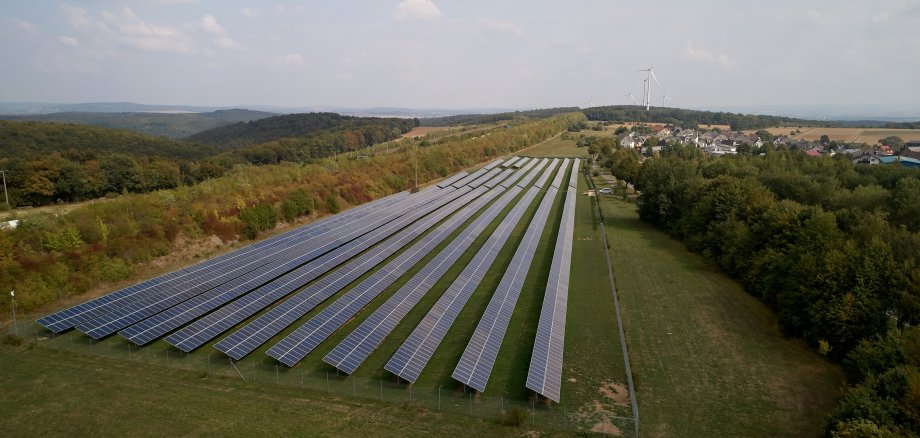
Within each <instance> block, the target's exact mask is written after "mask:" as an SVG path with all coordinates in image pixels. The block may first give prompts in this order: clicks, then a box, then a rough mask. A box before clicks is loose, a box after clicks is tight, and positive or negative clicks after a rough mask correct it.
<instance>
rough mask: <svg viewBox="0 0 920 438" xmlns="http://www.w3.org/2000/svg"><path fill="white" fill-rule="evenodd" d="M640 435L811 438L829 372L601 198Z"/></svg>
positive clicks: (767, 314) (712, 275) (698, 261)
mask: <svg viewBox="0 0 920 438" xmlns="http://www.w3.org/2000/svg"><path fill="white" fill-rule="evenodd" d="M602 206H603V208H604V213H605V215H606V223H607V232H608V237H609V239H610V244H611V247H612V251H611V256H612V257H613V260H612V263H613V269H614V274H615V276H616V281H617V288H618V291H619V293H620V299H621V305H622V308H623V318H624V325H625V328H626V334H627V339H628V343H629V347H630V358H631V360H632V364H633V372H634V376H635V379H636V386H637V395H638V401H639V414H640V418H641V420H642V423H641V424H642V431H643V435H646V436H816V435H818V434H819V433H820V431H821V425H822V422H823V420H824V417H825V416H826V415H827V413H828V412H829V411H830V410H831V409H832V408H833V406H834V405H835V403H836V401H837V397H838V389H839V387H840V385H841V383H842V381H843V375H842V373H841V371H840V370H839V368H837V367H836V366H834V365H832V364H831V363H829V362H828V361H826V360H824V359H823V358H821V357H819V356H818V355H817V354H816V353H815V352H814V351H812V350H810V349H808V348H806V347H805V346H803V345H801V344H799V343H797V342H794V341H792V340H790V339H787V338H785V337H784V336H783V335H782V334H781V333H780V331H779V329H778V326H777V321H776V317H775V316H774V314H773V313H772V312H771V311H770V309H768V308H767V307H766V306H765V305H763V304H762V303H761V302H760V301H758V300H757V299H755V298H754V297H752V296H750V295H748V294H747V293H746V292H745V291H744V290H743V289H742V288H741V286H740V285H739V284H738V283H736V282H734V281H733V280H731V279H730V278H728V277H727V276H725V275H724V274H721V273H719V272H718V270H717V269H716V268H715V267H713V266H712V265H711V264H710V263H708V262H707V261H706V260H704V259H703V258H702V257H700V256H698V255H696V254H693V253H690V252H688V251H687V250H686V249H685V248H684V247H683V245H682V244H681V243H679V242H677V241H675V240H672V239H671V238H669V237H668V236H666V235H665V234H663V233H661V232H660V231H658V230H656V229H654V228H652V227H651V226H650V225H648V224H645V223H644V222H641V221H640V220H639V218H638V216H637V214H636V209H635V206H634V205H633V204H628V203H625V202H622V201H618V200H615V199H613V198H612V197H604V200H603V204H602Z"/></svg>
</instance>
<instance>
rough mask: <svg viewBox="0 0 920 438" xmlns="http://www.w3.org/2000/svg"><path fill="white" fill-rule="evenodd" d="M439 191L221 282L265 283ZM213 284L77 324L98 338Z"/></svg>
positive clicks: (434, 196)
mask: <svg viewBox="0 0 920 438" xmlns="http://www.w3.org/2000/svg"><path fill="white" fill-rule="evenodd" d="M453 190H454V189H452V188H451V189H449V190H448V191H453ZM440 192H441V190H428V191H425V192H421V193H419V194H418V195H416V196H412V197H409V198H406V199H405V200H404V201H403V202H399V203H397V204H394V205H392V206H389V207H386V208H385V209H384V212H385V213H380V214H378V215H376V216H375V217H374V220H373V221H371V222H369V223H368V224H366V225H364V226H363V227H361V228H357V227H351V226H348V225H347V224H343V225H340V226H339V227H337V231H338V232H336V233H330V234H331V235H324V236H317V237H316V239H318V240H312V239H311V240H309V241H305V242H302V243H301V244H300V245H299V246H298V248H297V249H300V248H304V249H306V250H307V251H306V252H304V253H299V254H298V251H297V250H296V249H295V250H291V251H284V252H279V253H276V254H274V255H272V256H270V257H269V258H267V259H266V260H265V263H264V265H263V266H264V269H256V270H250V271H249V272H247V273H245V274H243V275H241V276H238V277H236V281H235V282H233V283H226V282H225V283H222V284H225V285H226V286H225V288H233V285H234V284H246V285H247V286H250V287H251V288H254V287H255V286H257V285H258V284H255V283H256V282H260V283H264V282H265V281H268V280H270V279H271V278H273V277H276V276H278V275H281V274H283V273H284V271H286V270H290V269H293V268H294V267H296V266H297V265H299V264H302V263H305V262H307V261H309V260H311V259H313V258H315V257H317V256H319V255H321V254H322V253H324V252H327V251H329V250H332V249H334V248H336V247H338V246H340V245H342V244H344V243H346V242H347V241H349V240H351V239H354V238H355V237H358V236H359V235H361V234H364V233H367V232H370V231H372V230H374V229H375V228H376V227H377V226H380V225H382V224H384V223H387V222H388V221H389V220H391V218H395V217H398V216H400V215H402V214H405V212H406V209H407V208H410V209H411V208H413V207H414V206H415V205H418V204H419V203H424V202H428V201H430V200H432V199H437V198H438V197H439V193H440ZM350 228H356V230H351V231H349V229H350ZM343 231H344V232H343ZM289 257H294V259H292V260H290V261H287V262H285V260H287V259H288V258H289ZM260 280H261V281H260ZM212 287H213V286H212V285H211V284H210V283H209V282H203V283H200V284H198V285H196V286H195V287H192V288H190V289H186V290H181V289H179V290H177V289H174V288H168V289H165V290H163V291H161V292H159V293H156V294H151V296H149V297H147V298H144V299H141V300H138V301H136V302H134V303H132V304H130V305H128V306H124V307H122V308H121V309H119V312H118V313H113V314H109V315H104V316H102V317H99V318H96V319H94V320H92V321H90V322H87V323H81V324H78V325H77V328H78V329H79V330H80V331H83V332H84V333H86V334H87V335H89V336H91V337H93V338H96V339H99V338H102V337H105V336H108V335H110V334H112V333H115V332H116V331H118V330H121V329H123V328H125V327H127V326H129V325H132V324H135V323H138V322H140V321H142V320H144V319H146V318H148V317H150V316H153V315H155V314H157V313H159V312H161V311H163V310H166V309H168V308H170V307H172V306H174V305H176V304H179V303H181V302H183V301H185V300H188V299H191V298H194V297H195V296H197V295H200V294H202V293H205V292H206V291H208V290H210V289H211V288H212Z"/></svg>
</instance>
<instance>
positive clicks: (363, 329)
mask: <svg viewBox="0 0 920 438" xmlns="http://www.w3.org/2000/svg"><path fill="white" fill-rule="evenodd" d="M531 178H532V176H531V175H529V174H528V175H527V176H525V177H524V178H523V180H524V181H528V180H529V179H531ZM511 182H513V179H512V180H511ZM520 192H521V188H520V187H518V186H516V185H515V186H512V187H511V188H510V189H509V190H508V191H507V192H506V193H505V194H504V195H502V197H501V198H499V199H498V200H496V201H495V202H494V203H493V204H492V205H491V206H489V208H488V209H486V211H485V212H483V213H482V214H481V215H479V216H478V217H477V218H476V219H475V220H474V221H473V222H472V223H471V224H470V225H468V226H467V227H466V228H465V229H464V230H463V231H461V232H460V234H459V235H458V236H457V237H456V238H454V240H452V241H451V242H450V243H449V244H447V247H445V248H444V249H443V250H441V252H440V253H438V255H436V256H435V257H434V258H433V259H432V260H431V261H429V262H428V263H427V264H426V265H425V266H424V267H422V269H421V270H420V271H419V272H418V273H417V274H415V275H414V276H413V277H412V278H411V279H409V281H408V282H406V284H404V285H403V286H402V287H401V288H400V289H399V290H398V291H396V293H394V294H393V296H391V297H390V299H388V300H387V301H386V302H385V303H383V304H382V305H381V306H380V307H379V308H377V310H376V311H374V313H373V314H371V316H369V317H368V318H367V319H366V320H364V322H362V323H361V325H359V326H358V328H356V329H355V330H354V331H353V332H351V333H350V334H349V335H348V336H347V337H346V338H345V339H344V340H342V342H340V343H339V344H338V345H336V346H335V348H333V349H332V351H330V352H329V354H327V355H326V356H325V357H324V358H323V360H324V361H325V362H326V363H328V364H330V365H332V366H334V367H336V368H338V369H340V370H342V371H345V372H346V373H349V374H350V373H353V372H354V371H355V370H357V369H358V367H359V366H360V365H361V364H362V363H363V362H364V360H365V359H367V357H368V356H369V355H370V354H371V353H372V352H373V351H374V349H376V348H377V346H378V345H380V343H381V342H383V340H384V338H386V337H387V336H388V335H389V334H390V332H392V331H393V329H394V328H396V325H397V324H399V322H400V321H402V319H403V318H404V317H405V316H406V314H407V313H409V311H410V310H412V308H413V307H415V305H416V304H418V302H419V300H421V299H422V297H424V296H425V294H427V293H428V292H429V291H430V290H431V288H432V287H434V285H435V283H436V282H437V281H438V279H440V278H441V277H442V276H443V275H444V273H445V272H447V270H448V269H450V267H451V266H453V265H454V263H456V262H457V260H458V259H459V258H460V257H461V256H462V255H463V254H464V253H465V252H466V250H467V249H469V247H470V246H471V245H472V244H473V242H474V241H475V240H476V239H477V238H478V237H479V235H480V234H482V232H483V231H485V229H486V228H487V227H488V225H489V224H490V223H491V222H492V221H493V220H494V219H495V218H496V217H497V216H498V215H499V214H500V213H501V212H502V211H503V210H504V209H505V207H506V206H507V205H508V204H509V203H510V202H511V201H512V200H513V199H514V198H515V197H517V196H518V195H519V194H520Z"/></svg>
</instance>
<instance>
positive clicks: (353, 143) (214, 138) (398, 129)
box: [186, 113, 415, 150]
mask: <svg viewBox="0 0 920 438" xmlns="http://www.w3.org/2000/svg"><path fill="white" fill-rule="evenodd" d="M413 126H415V122H414V121H413V120H412V119H401V118H377V117H351V116H343V115H340V114H336V113H307V114H288V115H283V116H275V117H269V118H264V119H260V120H254V121H251V122H245V123H243V122H239V123H233V124H230V125H226V126H222V127H219V128H214V129H209V130H207V131H204V132H200V133H198V134H195V135H192V136H189V137H188V138H186V140H188V141H190V142H193V143H199V144H204V145H210V146H214V147H217V148H219V149H223V150H233V149H241V148H245V147H247V146H253V145H259V144H263V143H268V142H273V141H278V140H282V139H298V138H306V137H310V136H313V135H317V134H319V133H324V134H330V133H331V132H334V131H352V132H351V134H352V135H359V136H361V137H362V138H360V139H357V138H356V139H352V140H349V139H342V140H341V141H342V142H344V143H347V144H345V145H344V146H345V150H348V149H352V148H353V147H363V146H365V145H370V144H373V143H378V142H380V141H387V140H392V139H395V138H398V137H399V136H400V135H402V134H403V133H405V132H408V131H409V130H411V129H412V127H413ZM330 146H332V145H330Z"/></svg>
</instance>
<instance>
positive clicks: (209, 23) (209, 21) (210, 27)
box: [201, 14, 227, 35]
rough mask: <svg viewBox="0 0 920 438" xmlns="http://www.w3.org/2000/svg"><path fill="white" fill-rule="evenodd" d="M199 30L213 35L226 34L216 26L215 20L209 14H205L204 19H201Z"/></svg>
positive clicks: (221, 28)
mask: <svg viewBox="0 0 920 438" xmlns="http://www.w3.org/2000/svg"><path fill="white" fill-rule="evenodd" d="M201 28H202V29H204V30H206V31H208V32H211V33H213V34H214V35H224V34H226V33H227V32H226V31H225V30H224V28H223V27H221V26H220V25H219V24H217V19H216V18H214V16H213V15H211V14H205V16H204V17H201Z"/></svg>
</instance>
